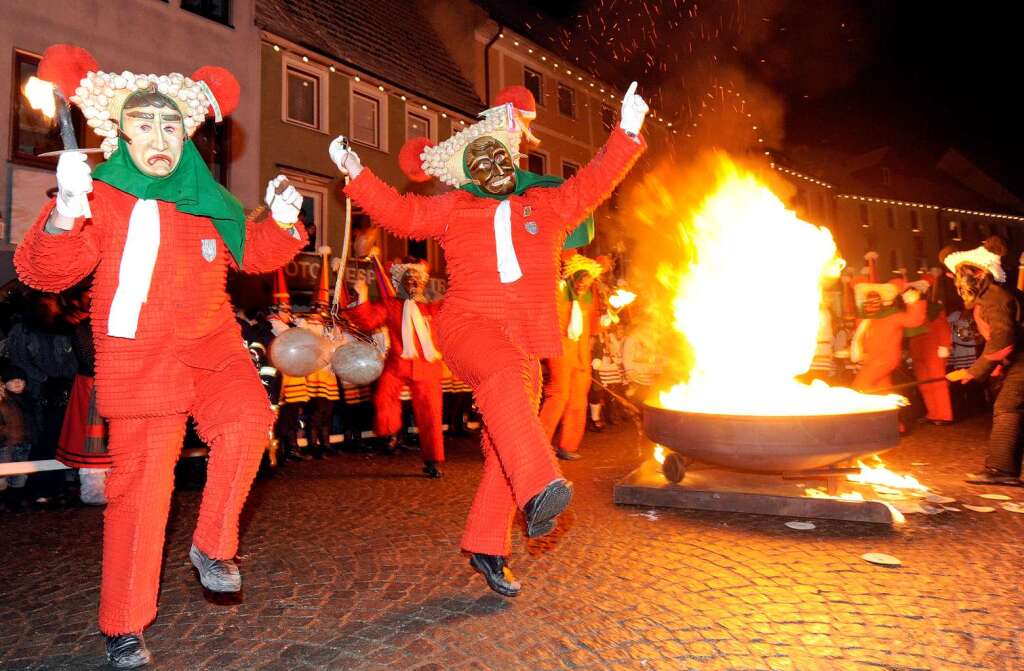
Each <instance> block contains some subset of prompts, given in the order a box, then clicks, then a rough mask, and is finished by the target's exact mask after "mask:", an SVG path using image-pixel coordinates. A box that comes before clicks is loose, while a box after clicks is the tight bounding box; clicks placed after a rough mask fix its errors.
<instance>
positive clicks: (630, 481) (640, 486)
mask: <svg viewBox="0 0 1024 671" xmlns="http://www.w3.org/2000/svg"><path fill="white" fill-rule="evenodd" d="M673 456H674V455H671V454H670V455H669V458H672V457H673ZM840 474H843V475H845V473H844V472H843V471H842V470H841V469H840V470H837V471H834V472H831V473H827V472H824V471H817V472H808V473H803V474H801V473H793V474H787V475H785V476H781V475H766V474H762V473H744V472H740V471H733V470H726V469H722V468H714V467H703V466H698V467H690V468H688V469H687V470H686V477H685V479H684V480H683V481H682V482H680V483H678V484H675V483H672V482H670V481H669V480H668V479H667V478H666V477H665V475H664V473H663V471H662V466H661V464H659V463H658V462H656V461H654V460H653V459H650V460H648V461H645V462H644V463H642V464H641V465H640V467H639V468H637V469H636V470H634V471H633V472H632V473H630V474H629V475H628V476H626V477H625V478H624V479H623V480H621V481H620V482H618V483H617V484H616V485H615V490H614V501H615V503H617V504H620V505H636V506H649V507H665V508H684V509H688V510H711V511H718V512H732V513H753V514H756V515H778V516H781V517H807V518H815V519H831V520H848V521H852V522H871V523H875V524H892V523H893V517H892V512H891V510H890V509H889V507H888V506H886V505H885V504H884V503H881V502H879V501H848V500H840V499H828V498H813V497H810V496H804V495H803V487H800V486H799V485H800V483H803V484H805V485H806V486H812V482H814V481H815V480H821V479H825V480H826V481H827V483H828V491H829V493H830V494H839V493H842V492H843V491H845V490H846V489H847V488H848V489H849V490H855V489H856V488H855V487H853V486H852V483H851V486H847V485H846V483H845V482H844V481H843V480H842V479H840V478H838V477H834V476H838V475H840Z"/></svg>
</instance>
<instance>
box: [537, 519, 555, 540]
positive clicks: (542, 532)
mask: <svg viewBox="0 0 1024 671" xmlns="http://www.w3.org/2000/svg"><path fill="white" fill-rule="evenodd" d="M557 524H558V523H557V522H556V521H555V520H548V521H547V522H539V523H538V524H535V525H534V526H533V535H532V536H530V538H540V537H541V536H547V535H548V534H549V533H551V532H552V531H554V530H555V526H556V525H557Z"/></svg>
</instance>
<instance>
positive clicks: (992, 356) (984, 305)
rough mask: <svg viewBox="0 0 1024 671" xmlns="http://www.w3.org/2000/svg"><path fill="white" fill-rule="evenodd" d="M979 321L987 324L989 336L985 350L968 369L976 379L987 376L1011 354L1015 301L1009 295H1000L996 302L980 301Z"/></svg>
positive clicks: (1014, 333) (1015, 314)
mask: <svg viewBox="0 0 1024 671" xmlns="http://www.w3.org/2000/svg"><path fill="white" fill-rule="evenodd" d="M980 307H981V319H982V320H983V321H984V322H985V323H986V324H988V327H989V334H988V339H987V340H986V341H985V349H984V350H983V351H982V353H981V356H979V357H978V360H977V361H975V362H974V364H973V365H972V366H971V367H970V368H969V369H968V371H967V372H968V373H969V374H970V375H971V377H973V378H975V379H977V378H981V377H985V376H987V375H989V374H990V373H991V372H992V370H993V369H994V368H995V367H996V366H997V365H998V364H999V363H1000V362H1001V361H1003V360H1004V359H1006V358H1007V357H1008V356H1010V355H1011V354H1013V346H1014V343H1015V342H1016V331H1017V325H1016V324H1015V318H1016V316H1017V305H1016V300H1015V299H1014V298H1013V296H1011V295H1009V294H1000V295H999V296H998V299H997V300H992V301H981V303H980Z"/></svg>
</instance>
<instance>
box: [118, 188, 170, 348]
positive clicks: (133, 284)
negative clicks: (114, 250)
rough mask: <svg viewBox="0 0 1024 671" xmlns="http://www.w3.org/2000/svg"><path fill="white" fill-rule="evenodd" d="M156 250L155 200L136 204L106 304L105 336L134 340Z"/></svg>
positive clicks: (147, 290)
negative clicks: (112, 290) (108, 314)
mask: <svg viewBox="0 0 1024 671" xmlns="http://www.w3.org/2000/svg"><path fill="white" fill-rule="evenodd" d="M159 250H160V211H159V210H158V209H157V202H156V201H155V200H143V199H139V200H138V201H136V203H135V206H134V207H133V208H132V214H131V218H129V220H128V236H127V237H126V238H125V241H124V251H123V252H122V253H121V268H120V271H119V272H118V276H117V290H116V291H115V292H114V300H112V301H111V302H110V317H109V318H108V319H107V335H109V336H113V337H115V338H135V330H136V329H137V328H138V326H139V313H140V312H141V311H142V304H143V303H145V302H146V299H147V298H149V285H150V282H151V281H152V279H153V267H154V266H156V255H157V252H158V251H159Z"/></svg>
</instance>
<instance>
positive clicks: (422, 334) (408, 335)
mask: <svg viewBox="0 0 1024 671" xmlns="http://www.w3.org/2000/svg"><path fill="white" fill-rule="evenodd" d="M413 332H415V333H416V336H415V337H417V338H419V340H420V347H421V348H422V349H423V358H424V359H426V360H427V361H428V362H434V361H440V359H441V354H440V353H439V352H438V351H437V348H436V347H434V339H433V338H431V337H430V327H428V326H427V322H426V320H425V319H423V314H422V313H421V312H420V308H419V306H418V305H416V301H414V300H412V299H411V298H407V299H406V301H405V303H404V304H403V305H402V358H403V359H415V358H417V357H418V356H419V354H417V352H416V341H415V340H413Z"/></svg>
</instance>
